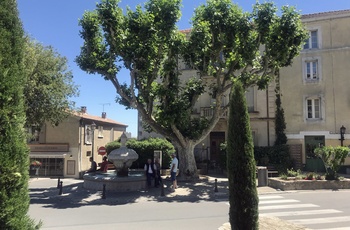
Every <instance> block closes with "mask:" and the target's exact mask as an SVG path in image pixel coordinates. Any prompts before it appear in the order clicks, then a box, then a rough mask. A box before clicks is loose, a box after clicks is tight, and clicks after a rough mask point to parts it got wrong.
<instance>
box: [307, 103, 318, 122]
mask: <svg viewBox="0 0 350 230" xmlns="http://www.w3.org/2000/svg"><path fill="white" fill-rule="evenodd" d="M306 107H307V108H306V109H307V110H306V111H307V119H308V120H310V119H311V120H312V119H317V120H319V119H321V118H322V117H321V99H320V98H308V99H306Z"/></svg>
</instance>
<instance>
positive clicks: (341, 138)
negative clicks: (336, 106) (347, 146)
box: [340, 125, 346, 146]
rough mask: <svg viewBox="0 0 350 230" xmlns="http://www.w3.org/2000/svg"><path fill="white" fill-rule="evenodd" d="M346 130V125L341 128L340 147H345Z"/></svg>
mask: <svg viewBox="0 0 350 230" xmlns="http://www.w3.org/2000/svg"><path fill="white" fill-rule="evenodd" d="M345 130H346V128H345V127H344V125H342V126H341V127H340V145H341V146H343V141H344V139H345V138H344V134H345Z"/></svg>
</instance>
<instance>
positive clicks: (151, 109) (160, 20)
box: [76, 0, 306, 172]
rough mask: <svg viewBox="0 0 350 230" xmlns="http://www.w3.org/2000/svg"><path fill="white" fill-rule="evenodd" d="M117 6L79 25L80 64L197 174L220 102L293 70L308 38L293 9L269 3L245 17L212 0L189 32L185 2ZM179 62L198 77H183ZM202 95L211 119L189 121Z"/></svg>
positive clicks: (154, 0)
mask: <svg viewBox="0 0 350 230" xmlns="http://www.w3.org/2000/svg"><path fill="white" fill-rule="evenodd" d="M118 3H119V1H118V0H102V1H101V2H100V3H98V4H97V7H96V10H94V11H90V12H85V13H84V15H83V17H82V19H81V20H80V21H79V24H80V26H81V28H82V30H81V31H80V36H81V37H82V38H83V39H84V45H83V47H82V48H81V52H80V55H79V56H78V57H77V59H76V62H77V63H78V65H79V67H80V68H81V69H82V70H84V71H86V72H88V73H93V74H95V73H97V74H100V75H102V76H103V78H104V79H105V80H109V81H111V83H112V84H113V85H114V86H115V88H116V90H117V93H118V95H119V98H118V99H117V101H118V102H119V103H121V104H123V105H125V106H126V107H127V108H134V109H137V110H138V112H139V114H140V115H141V116H142V120H143V122H144V123H147V124H148V125H149V126H150V128H151V130H153V131H155V132H157V133H159V134H161V135H163V136H164V137H165V138H167V139H168V140H170V141H171V142H172V143H174V145H176V146H177V147H178V148H179V149H183V150H185V149H187V150H188V151H179V154H180V158H182V159H184V162H185V163H184V164H180V171H182V172H187V171H188V170H190V171H193V168H192V167H191V165H189V164H192V163H193V162H194V154H193V146H195V145H196V144H198V143H199V142H200V141H201V139H202V138H203V137H205V136H207V135H208V133H209V132H210V131H211V129H212V127H215V124H216V123H217V122H218V121H219V119H220V117H221V115H222V114H224V113H225V112H226V111H227V108H228V105H223V104H222V101H223V100H222V99H223V97H224V96H225V95H227V94H228V93H229V92H230V89H231V87H232V84H233V81H234V80H238V81H241V82H242V84H243V86H244V88H246V87H249V86H252V85H257V86H258V87H259V88H260V89H263V88H265V87H266V86H267V84H268V83H269V82H270V81H271V79H273V77H274V75H275V73H276V71H277V70H278V69H279V68H280V67H283V66H287V65H289V64H291V61H292V59H293V58H294V57H295V56H296V55H298V52H299V50H300V49H301V44H302V43H303V42H304V40H305V38H306V32H305V30H304V29H303V27H302V24H301V21H300V16H299V14H298V13H297V12H296V11H295V10H294V8H287V7H284V8H282V13H281V14H278V13H277V12H276V9H275V7H274V5H273V4H272V3H265V4H256V6H255V8H254V11H253V12H252V13H243V11H242V9H241V8H239V7H238V6H237V5H235V4H233V3H232V1H231V0H220V1H218V0H208V1H207V3H206V4H205V5H201V6H199V7H198V8H197V9H196V10H195V13H194V16H193V19H192V25H193V28H192V30H191V32H190V33H189V34H184V33H181V32H180V31H178V29H177V27H176V23H177V21H178V20H179V18H180V15H181V12H180V4H181V1H180V0H148V1H147V2H146V3H145V6H144V8H142V7H141V6H138V7H136V9H135V10H134V11H132V10H131V9H128V10H127V12H126V13H125V14H123V11H122V9H121V8H120V7H119V5H118ZM260 49H262V50H260ZM179 58H180V59H182V60H184V61H185V62H186V64H187V65H189V66H191V67H192V68H193V69H194V70H196V71H197V74H195V75H194V76H192V77H191V78H188V77H182V76H181V74H182V73H181V69H180V66H179V63H182V62H181V61H179ZM121 68H126V69H127V70H129V71H130V81H129V82H130V83H129V84H124V83H122V82H120V80H121V79H122V78H120V77H119V70H120V69H121ZM203 94H209V95H212V96H213V99H215V101H216V104H215V105H213V107H212V109H213V113H212V117H210V118H206V117H204V116H202V117H196V116H193V115H192V111H193V108H194V106H195V104H196V102H197V100H198V99H199V97H200V96H201V95H203ZM194 171H196V170H194Z"/></svg>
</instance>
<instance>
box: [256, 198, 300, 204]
mask: <svg viewBox="0 0 350 230" xmlns="http://www.w3.org/2000/svg"><path fill="white" fill-rule="evenodd" d="M298 202H300V201H298V200H293V199H286V200H263V201H260V202H259V204H281V203H298Z"/></svg>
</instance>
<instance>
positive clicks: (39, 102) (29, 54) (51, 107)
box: [24, 37, 78, 127]
mask: <svg viewBox="0 0 350 230" xmlns="http://www.w3.org/2000/svg"><path fill="white" fill-rule="evenodd" d="M24 48H25V52H24V67H25V75H26V77H27V78H28V81H27V84H26V85H25V88H24V95H25V105H26V117H27V119H26V126H27V127H31V126H32V125H36V126H38V127H41V125H42V124H43V123H44V122H46V121H48V122H50V123H51V124H52V125H57V124H58V123H60V122H61V121H62V120H63V119H64V118H66V117H67V116H68V113H69V110H73V107H74V102H72V101H70V98H72V97H76V96H78V89H77V86H75V85H74V83H73V76H72V73H71V72H70V71H68V70H67V68H68V60H67V59H66V58H65V57H62V56H60V55H59V54H58V53H57V52H56V51H55V50H54V49H53V48H52V47H45V46H43V45H42V44H40V43H38V42H36V41H34V40H32V39H30V38H29V37H26V40H25V46H24Z"/></svg>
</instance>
